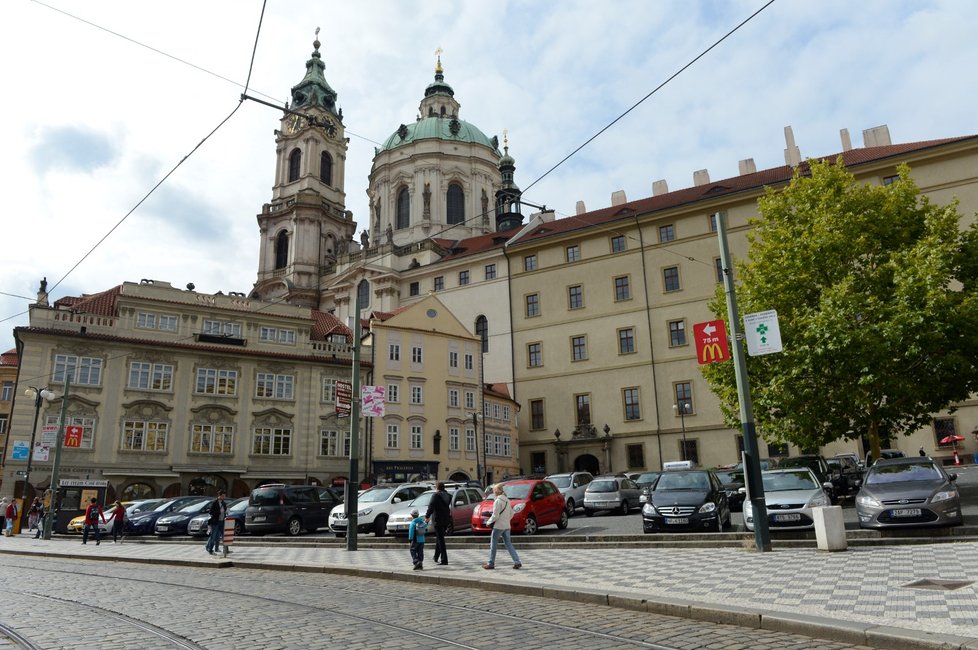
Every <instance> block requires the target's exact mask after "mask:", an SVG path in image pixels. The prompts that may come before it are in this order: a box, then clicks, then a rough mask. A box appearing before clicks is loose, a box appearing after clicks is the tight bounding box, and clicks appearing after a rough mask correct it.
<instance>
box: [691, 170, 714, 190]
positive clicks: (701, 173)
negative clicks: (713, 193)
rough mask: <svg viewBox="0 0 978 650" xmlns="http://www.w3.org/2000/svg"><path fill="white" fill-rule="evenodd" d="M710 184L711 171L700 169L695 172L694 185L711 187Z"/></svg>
mask: <svg viewBox="0 0 978 650" xmlns="http://www.w3.org/2000/svg"><path fill="white" fill-rule="evenodd" d="M709 183H710V170H708V169H700V170H697V171H695V172H693V185H696V186H700V185H709Z"/></svg>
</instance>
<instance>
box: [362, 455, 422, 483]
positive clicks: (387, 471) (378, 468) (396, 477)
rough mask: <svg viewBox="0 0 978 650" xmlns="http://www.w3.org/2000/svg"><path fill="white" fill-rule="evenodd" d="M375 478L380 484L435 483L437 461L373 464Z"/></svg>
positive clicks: (400, 461) (399, 461) (377, 462)
mask: <svg viewBox="0 0 978 650" xmlns="http://www.w3.org/2000/svg"><path fill="white" fill-rule="evenodd" d="M373 472H374V476H376V477H377V482H378V483H410V482H412V481H434V480H435V478H436V477H437V476H438V461H437V460H418V461H408V460H397V461H382V460H375V461H374V462H373Z"/></svg>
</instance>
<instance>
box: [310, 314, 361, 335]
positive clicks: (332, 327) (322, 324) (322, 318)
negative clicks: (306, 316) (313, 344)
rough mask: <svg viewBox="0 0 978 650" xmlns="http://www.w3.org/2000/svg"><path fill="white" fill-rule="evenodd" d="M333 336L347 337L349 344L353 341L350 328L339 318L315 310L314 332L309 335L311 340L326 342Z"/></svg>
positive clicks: (313, 317) (313, 318)
mask: <svg viewBox="0 0 978 650" xmlns="http://www.w3.org/2000/svg"><path fill="white" fill-rule="evenodd" d="M331 334H342V335H343V336H345V337H346V340H347V342H349V341H351V340H353V336H352V332H350V328H349V327H347V326H346V325H344V324H343V322H342V321H341V320H340V319H339V318H337V317H336V316H333V315H332V314H329V313H327V312H324V311H316V310H315V309H313V310H312V332H311V333H310V335H309V339H310V340H312V341H325V340H326V339H327V338H329V336H330V335H331Z"/></svg>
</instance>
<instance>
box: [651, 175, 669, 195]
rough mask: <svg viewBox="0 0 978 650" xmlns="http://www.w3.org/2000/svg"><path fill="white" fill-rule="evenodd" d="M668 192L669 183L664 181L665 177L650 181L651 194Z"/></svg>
mask: <svg viewBox="0 0 978 650" xmlns="http://www.w3.org/2000/svg"><path fill="white" fill-rule="evenodd" d="M668 193H669V184H668V183H666V179H664V178H663V179H662V180H658V181H652V196H659V195H660V194H668Z"/></svg>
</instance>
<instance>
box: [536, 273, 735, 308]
mask: <svg viewBox="0 0 978 650" xmlns="http://www.w3.org/2000/svg"><path fill="white" fill-rule="evenodd" d="M718 259H719V258H718ZM612 283H613V287H612V290H613V294H612V295H614V299H615V302H623V301H625V300H631V299H632V287H631V276H629V275H620V276H617V277H615V278H612ZM662 287H663V290H664V291H665V292H667V293H668V292H672V291H679V290H680V289H682V286H681V284H680V282H679V267H678V266H669V267H666V268H664V269H662ZM567 308H568V309H583V308H584V285H583V284H575V285H572V286H570V287H567ZM523 313H524V315H525V316H526V317H527V318H535V317H537V316H540V315H541V314H542V313H543V306H542V299H541V293H540V292H533V293H528V294H526V295H525V296H524V298H523Z"/></svg>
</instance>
